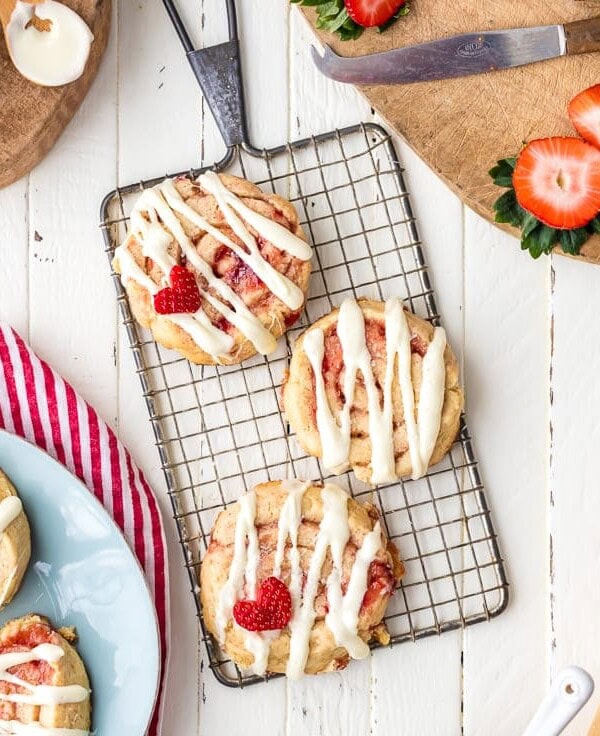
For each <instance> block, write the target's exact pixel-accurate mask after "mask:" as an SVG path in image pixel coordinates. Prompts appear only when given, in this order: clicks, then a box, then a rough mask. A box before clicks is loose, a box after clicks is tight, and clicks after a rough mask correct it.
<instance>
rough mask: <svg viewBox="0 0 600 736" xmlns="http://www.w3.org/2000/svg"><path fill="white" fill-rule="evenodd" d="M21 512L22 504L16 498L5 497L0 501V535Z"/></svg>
mask: <svg viewBox="0 0 600 736" xmlns="http://www.w3.org/2000/svg"><path fill="white" fill-rule="evenodd" d="M21 511H23V504H22V503H21V499H20V498H19V497H18V496H7V497H6V498H3V499H2V501H0V534H1V533H3V532H5V531H6V529H7V528H8V527H9V526H10V525H11V524H12V523H13V521H14V520H15V519H16V518H17V516H18V515H19V514H20V513H21Z"/></svg>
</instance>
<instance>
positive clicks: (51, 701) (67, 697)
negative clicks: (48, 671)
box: [0, 644, 90, 705]
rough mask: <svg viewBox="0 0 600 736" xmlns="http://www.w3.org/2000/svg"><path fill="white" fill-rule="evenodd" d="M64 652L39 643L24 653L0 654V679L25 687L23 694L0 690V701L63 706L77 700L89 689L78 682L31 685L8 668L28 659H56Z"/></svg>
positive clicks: (23, 662) (48, 660)
mask: <svg viewBox="0 0 600 736" xmlns="http://www.w3.org/2000/svg"><path fill="white" fill-rule="evenodd" d="M63 656H64V651H63V650H62V649H61V648H60V647H59V646H57V645H56V644H39V645H38V646H37V647H34V648H33V649H31V650H30V651H27V652H5V653H3V654H0V680H2V681H4V682H8V683H11V684H13V685H18V686H19V687H22V688H25V689H26V690H27V691H28V692H26V693H0V700H5V701H8V702H10V703H26V704H28V705H64V704H65V703H81V702H83V701H84V700H86V699H87V698H88V697H89V694H90V691H89V690H87V689H86V688H85V687H82V686H81V685H32V684H30V683H29V682H26V681H25V680H22V679H21V678H19V677H16V676H15V675H12V674H11V673H10V672H8V670H9V669H10V668H11V667H16V666H17V665H19V664H27V663H28V662H36V661H42V662H49V663H53V662H58V660H59V659H60V658H61V657H63Z"/></svg>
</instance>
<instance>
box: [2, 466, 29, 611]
mask: <svg viewBox="0 0 600 736" xmlns="http://www.w3.org/2000/svg"><path fill="white" fill-rule="evenodd" d="M30 556H31V535H30V532H29V523H28V522H27V517H26V516H25V512H24V511H23V504H22V503H21V499H20V498H19V497H18V495H17V492H16V490H15V489H14V486H13V485H12V483H11V482H10V481H9V479H8V478H7V477H6V475H5V474H4V473H3V472H2V471H1V470H0V608H2V607H4V606H6V605H7V603H10V601H11V600H12V599H13V598H14V596H15V594H16V593H17V591H18V590H19V588H20V586H21V583H22V581H23V577H24V575H25V572H26V570H27V565H28V564H29V558H30Z"/></svg>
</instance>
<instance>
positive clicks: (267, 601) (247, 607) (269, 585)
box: [233, 576, 292, 631]
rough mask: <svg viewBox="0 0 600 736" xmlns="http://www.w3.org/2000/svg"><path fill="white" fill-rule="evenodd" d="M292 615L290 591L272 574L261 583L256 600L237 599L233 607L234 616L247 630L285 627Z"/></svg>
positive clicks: (267, 629)
mask: <svg viewBox="0 0 600 736" xmlns="http://www.w3.org/2000/svg"><path fill="white" fill-rule="evenodd" d="M291 616H292V596H291V595H290V591H289V590H288V589H287V587H286V585H285V583H282V582H281V580H279V579H278V578H276V577H272V576H271V577H270V578H267V579H266V580H263V582H262V583H261V584H260V585H259V587H258V593H257V594H256V600H255V601H237V602H236V604H235V605H234V607H233V618H234V619H235V621H236V623H237V624H239V626H241V627H242V628H243V629H246V630H247V631H272V630H274V629H284V628H285V627H286V626H287V625H288V623H289V620H290V618H291Z"/></svg>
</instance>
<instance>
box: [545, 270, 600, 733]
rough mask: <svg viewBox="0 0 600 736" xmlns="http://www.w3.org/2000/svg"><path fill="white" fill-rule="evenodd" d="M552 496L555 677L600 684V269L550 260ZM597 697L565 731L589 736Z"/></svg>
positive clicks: (551, 527) (553, 670)
mask: <svg viewBox="0 0 600 736" xmlns="http://www.w3.org/2000/svg"><path fill="white" fill-rule="evenodd" d="M553 268H554V286H553V293H552V316H553V325H554V354H553V359H552V397H553V403H552V407H551V422H552V466H551V476H550V490H551V499H552V504H551V507H550V533H551V539H552V547H551V553H552V555H551V565H552V569H551V576H552V578H551V579H552V630H551V632H550V635H551V637H552V639H551V641H552V676H555V675H556V674H557V673H558V672H559V671H560V670H561V669H562V668H563V667H565V666H567V665H571V664H576V665H579V666H581V667H584V668H585V669H587V670H588V671H589V672H590V673H591V674H592V676H593V677H594V678H595V680H596V685H597V684H598V680H599V678H600V647H598V625H597V624H598V610H599V609H600V592H599V591H598V585H597V583H596V577H597V574H596V573H597V570H598V559H599V558H600V537H599V535H598V518H600V494H599V493H598V478H599V477H600V455H599V453H598V447H599V446H600V423H599V422H598V417H599V416H600V388H599V387H598V381H597V380H596V378H595V376H596V374H597V371H598V367H599V366H600V340H599V339H598V334H597V327H596V325H597V321H598V319H597V315H598V313H599V310H600V269H598V268H596V267H594V266H590V265H588V264H581V263H575V262H574V261H571V260H567V259H565V258H553ZM598 704H599V700H598V695H597V694H596V695H595V696H594V697H593V698H592V700H591V701H590V703H589V704H588V705H587V706H586V708H585V709H584V711H583V712H582V714H581V715H580V716H579V717H578V718H577V719H576V720H575V721H574V722H573V724H572V725H571V726H570V727H569V728H568V729H567V730H566V731H565V734H567V735H570V736H578V735H579V734H583V733H586V728H587V727H588V726H589V724H590V723H591V721H592V718H593V714H594V712H595V710H596V709H597V707H598Z"/></svg>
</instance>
